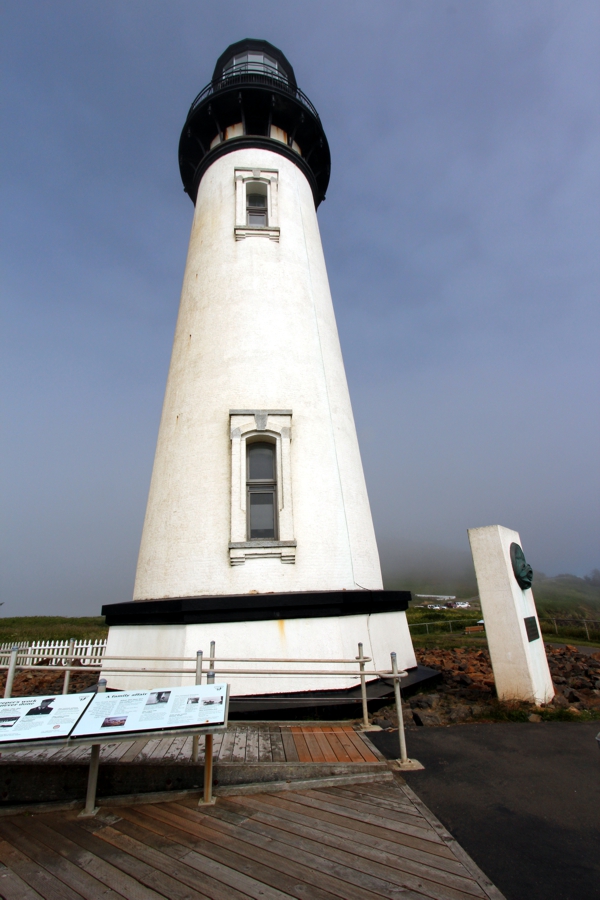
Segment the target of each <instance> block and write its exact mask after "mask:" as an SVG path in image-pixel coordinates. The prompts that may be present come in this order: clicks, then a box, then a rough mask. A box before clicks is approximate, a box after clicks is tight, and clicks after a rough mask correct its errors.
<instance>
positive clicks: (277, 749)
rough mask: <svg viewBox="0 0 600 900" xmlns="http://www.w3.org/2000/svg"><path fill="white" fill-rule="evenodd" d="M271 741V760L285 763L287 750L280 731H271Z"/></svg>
mask: <svg viewBox="0 0 600 900" xmlns="http://www.w3.org/2000/svg"><path fill="white" fill-rule="evenodd" d="M269 738H270V741H271V759H272V760H273V762H285V748H284V746H283V740H282V738H281V732H280V731H271V733H270V735H269Z"/></svg>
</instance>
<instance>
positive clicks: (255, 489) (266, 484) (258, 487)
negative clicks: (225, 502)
mask: <svg viewBox="0 0 600 900" xmlns="http://www.w3.org/2000/svg"><path fill="white" fill-rule="evenodd" d="M245 443H246V540H248V541H256V540H258V541H277V540H279V516H278V508H279V493H278V489H277V469H278V466H277V441H275V440H271V439H269V438H264V437H262V438H261V437H259V436H258V435H256V436H255V437H254V438H251V439H249V440H246V442H245ZM254 444H269V445H270V446H272V447H273V477H272V478H268V479H267V478H250V449H251V447H252V446H254ZM251 494H271V495H272V497H273V535H272V537H264V536H263V537H257V538H253V537H252V524H251V512H252V504H251V502H250V496H251Z"/></svg>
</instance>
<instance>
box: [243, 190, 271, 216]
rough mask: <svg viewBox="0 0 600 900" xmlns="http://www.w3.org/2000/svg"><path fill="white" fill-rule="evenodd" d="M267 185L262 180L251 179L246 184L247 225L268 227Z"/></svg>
mask: <svg viewBox="0 0 600 900" xmlns="http://www.w3.org/2000/svg"><path fill="white" fill-rule="evenodd" d="M268 224H269V222H268V215H267V185H266V184H263V183H262V182H261V181H250V182H248V184H247V185H246V225H254V226H255V227H256V226H257V225H258V226H263V227H266V226H267V225H268Z"/></svg>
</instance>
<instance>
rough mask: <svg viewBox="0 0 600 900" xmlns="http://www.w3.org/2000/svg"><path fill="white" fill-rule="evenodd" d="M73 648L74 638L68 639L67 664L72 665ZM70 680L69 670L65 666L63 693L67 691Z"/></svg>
mask: <svg viewBox="0 0 600 900" xmlns="http://www.w3.org/2000/svg"><path fill="white" fill-rule="evenodd" d="M74 650H75V638H70V639H69V649H68V650H67V666H72V665H73V656H74ZM70 681H71V670H70V669H69V668H67V671H66V672H65V680H64V681H63V694H68V693H69V683H70Z"/></svg>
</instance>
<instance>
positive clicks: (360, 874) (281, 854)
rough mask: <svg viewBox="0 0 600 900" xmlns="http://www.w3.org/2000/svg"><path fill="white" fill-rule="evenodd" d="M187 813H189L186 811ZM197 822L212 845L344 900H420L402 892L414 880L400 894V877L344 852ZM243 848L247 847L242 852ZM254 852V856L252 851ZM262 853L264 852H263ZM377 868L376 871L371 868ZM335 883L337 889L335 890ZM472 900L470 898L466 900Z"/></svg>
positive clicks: (223, 824)
mask: <svg viewBox="0 0 600 900" xmlns="http://www.w3.org/2000/svg"><path fill="white" fill-rule="evenodd" d="M186 812H188V813H190V812H192V810H189V809H186ZM196 816H197V817H198V820H199V822H200V824H201V827H202V828H203V829H206V828H207V827H208V828H209V830H212V831H214V832H215V842H217V843H219V844H223V843H224V842H225V841H226V840H227V839H228V838H229V839H230V840H229V841H228V843H227V845H228V846H236V847H237V848H238V850H239V852H241V853H244V855H248V856H250V857H251V858H257V859H258V858H260V859H265V860H266V861H267V862H268V864H269V865H273V863H274V862H275V860H274V857H276V859H277V862H278V864H279V866H280V867H281V868H282V870H284V871H286V872H290V873H293V871H294V869H295V867H296V866H298V867H299V869H300V872H302V873H303V874H302V878H303V880H304V881H307V882H308V883H309V884H315V885H317V886H319V887H322V888H325V889H326V890H327V889H329V890H332V889H335V890H337V891H338V892H339V896H340V897H345V898H347V900H358V898H361V900H368V898H373V897H378V898H379V897H387V898H396V897H398V895H399V893H402V897H403V900H404V898H406V900H421V898H422V895H419V894H415V893H413V892H412V890H408V891H407V890H406V889H407V888H410V887H411V885H409V884H407V883H406V882H407V881H413V882H415V883H416V882H417V881H418V879H415V878H412V877H411V876H407V877H406V879H405V882H404V883H403V884H402V887H403V888H404V890H402V891H401V892H400V891H398V889H397V886H398V883H399V878H400V876H399V875H398V874H397V873H396V872H394V871H393V870H390V871H391V872H392V874H393V877H394V879H395V882H396V883H393V882H391V881H390V880H389V879H386V878H384V877H381V876H380V875H379V874H378V873H376V872H372V873H367V872H365V871H364V868H362V869H361V868H360V866H357V865H356V859H355V857H354V856H353V855H352V854H351V853H348V852H345V853H343V854H342V853H339V854H338V856H343V859H342V860H341V861H340V859H336V858H335V851H331V852H330V853H327V851H325V852H323V847H322V846H321V845H319V844H318V843H317V842H316V841H314V840H305V841H304V842H303V840H302V839H300V838H298V840H297V841H295V842H289V841H288V842H284V841H281V839H280V836H279V834H278V831H277V829H274V828H272V829H269V832H270V833H269V834H267V835H264V834H262V833H261V832H260V830H256V829H252V828H249V827H248V828H246V827H242V828H240V827H237V826H234V825H231V824H229V823H228V822H224V821H222V820H219V819H217V818H215V817H214V816H211V817H210V823H207V821H206V819H207V817H206V816H203V815H201V814H198V813H196ZM246 844H248V845H249V847H248V848H246ZM252 848H254V852H253V850H252ZM263 851H264V852H263ZM372 868H374V869H375V868H377V867H372ZM336 881H337V887H336ZM439 900H465V895H464V894H461V895H460V897H459V896H457V895H456V894H454V893H453V894H452V895H450V896H447V897H442V896H440V898H439ZM468 900H472V898H468Z"/></svg>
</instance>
